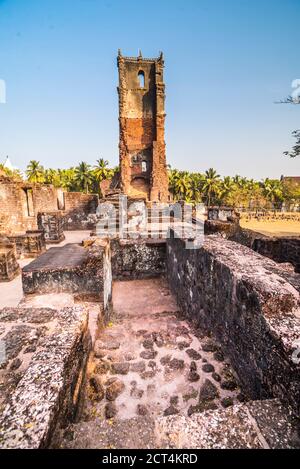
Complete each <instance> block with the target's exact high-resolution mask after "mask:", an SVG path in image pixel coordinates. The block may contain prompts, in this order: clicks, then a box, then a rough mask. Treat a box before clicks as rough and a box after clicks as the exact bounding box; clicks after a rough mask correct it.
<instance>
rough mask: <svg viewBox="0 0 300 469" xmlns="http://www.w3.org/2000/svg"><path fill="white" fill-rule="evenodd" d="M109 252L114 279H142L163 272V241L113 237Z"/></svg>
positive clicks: (164, 259) (164, 261) (164, 245)
mask: <svg viewBox="0 0 300 469" xmlns="http://www.w3.org/2000/svg"><path fill="white" fill-rule="evenodd" d="M111 253H112V254H111V256H112V259H111V263H112V275H113V278H114V279H117V280H122V279H123V280H124V279H128V280H132V279H143V278H149V277H156V276H159V275H162V274H164V273H165V263H166V242H165V241H159V240H154V241H151V240H120V239H113V240H111Z"/></svg>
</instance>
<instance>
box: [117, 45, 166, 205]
mask: <svg viewBox="0 0 300 469" xmlns="http://www.w3.org/2000/svg"><path fill="white" fill-rule="evenodd" d="M118 68H119V87H118V92H119V124H120V141H119V149H120V170H121V189H122V190H123V192H124V193H125V194H127V195H129V196H132V197H144V198H145V199H147V200H161V201H167V200H168V196H169V193H168V175H167V168H166V155H165V140H164V122H165V109H164V100H165V85H164V82H163V68H164V61H163V57H162V55H160V57H159V58H157V59H144V58H142V56H141V55H140V56H139V57H123V56H122V55H121V53H120V51H119V55H118ZM140 75H142V76H143V80H144V83H143V84H141V83H140V81H139V77H140Z"/></svg>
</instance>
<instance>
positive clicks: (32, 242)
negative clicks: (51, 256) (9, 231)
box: [8, 230, 46, 258]
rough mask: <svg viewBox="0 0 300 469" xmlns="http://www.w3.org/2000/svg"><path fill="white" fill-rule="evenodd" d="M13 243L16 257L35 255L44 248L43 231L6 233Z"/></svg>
mask: <svg viewBox="0 0 300 469" xmlns="http://www.w3.org/2000/svg"><path fill="white" fill-rule="evenodd" d="M8 239H9V240H10V241H11V242H12V243H14V245H15V247H16V253H17V257H18V258H26V257H37V256H39V255H40V254H42V253H43V252H44V251H45V250H46V242H45V236H44V231H42V230H41V231H39V230H33V231H26V233H25V234H14V235H8Z"/></svg>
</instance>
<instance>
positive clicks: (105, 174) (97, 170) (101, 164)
mask: <svg viewBox="0 0 300 469" xmlns="http://www.w3.org/2000/svg"><path fill="white" fill-rule="evenodd" d="M108 164H109V163H108V161H107V160H104V159H103V158H99V160H97V164H96V165H95V166H94V170H93V173H94V176H95V178H96V181H97V182H99V183H100V182H101V181H103V180H104V179H108V178H109V177H111V176H112V170H111V169H109V168H108Z"/></svg>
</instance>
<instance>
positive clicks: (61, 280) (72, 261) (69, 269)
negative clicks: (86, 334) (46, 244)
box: [22, 241, 111, 301]
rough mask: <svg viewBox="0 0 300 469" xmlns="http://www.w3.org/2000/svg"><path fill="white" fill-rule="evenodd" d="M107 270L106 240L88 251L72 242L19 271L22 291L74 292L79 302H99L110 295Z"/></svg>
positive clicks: (30, 292)
mask: <svg viewBox="0 0 300 469" xmlns="http://www.w3.org/2000/svg"><path fill="white" fill-rule="evenodd" d="M106 266H107V269H106ZM109 270H110V261H109V246H108V245H107V243H106V242H105V241H99V242H98V243H97V242H96V243H95V245H93V246H92V247H89V248H84V247H82V246H80V245H78V244H71V243H70V244H66V245H65V246H62V247H53V248H50V249H49V250H48V251H47V252H45V253H44V254H42V255H41V256H40V257H39V258H38V259H35V260H34V261H33V262H31V263H30V264H29V265H27V266H26V267H24V268H23V269H22V284H23V291H24V293H25V294H45V293H73V294H75V295H76V296H77V297H78V298H80V299H84V298H86V299H88V298H90V299H93V300H95V301H96V300H97V299H98V300H101V299H103V296H105V295H106V296H109V295H110V293H109V291H110V290H109V288H110V287H109V286H111V275H110V274H109ZM106 280H107V282H106ZM105 282H106V283H105ZM105 289H106V294H105V295H104V290H105Z"/></svg>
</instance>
